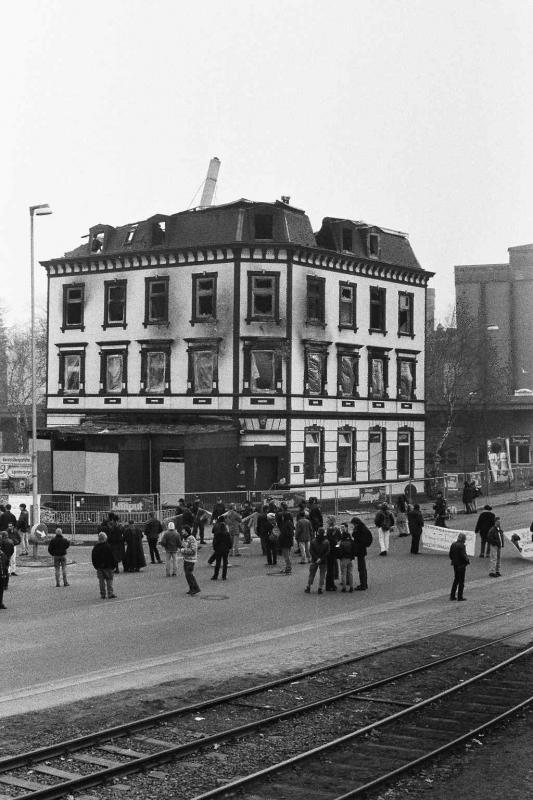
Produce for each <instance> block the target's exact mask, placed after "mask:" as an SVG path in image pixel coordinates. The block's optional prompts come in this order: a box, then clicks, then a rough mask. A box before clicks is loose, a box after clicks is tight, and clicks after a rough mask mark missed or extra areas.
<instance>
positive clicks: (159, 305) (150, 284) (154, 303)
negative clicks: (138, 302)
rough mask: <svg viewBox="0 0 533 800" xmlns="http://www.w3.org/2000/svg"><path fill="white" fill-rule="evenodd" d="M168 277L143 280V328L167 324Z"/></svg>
mask: <svg viewBox="0 0 533 800" xmlns="http://www.w3.org/2000/svg"><path fill="white" fill-rule="evenodd" d="M168 281H169V279H168V277H163V278H145V279H144V284H145V289H144V291H145V295H144V298H145V299H144V323H143V325H144V327H145V328H146V326H147V325H163V324H165V323H167V322H168Z"/></svg>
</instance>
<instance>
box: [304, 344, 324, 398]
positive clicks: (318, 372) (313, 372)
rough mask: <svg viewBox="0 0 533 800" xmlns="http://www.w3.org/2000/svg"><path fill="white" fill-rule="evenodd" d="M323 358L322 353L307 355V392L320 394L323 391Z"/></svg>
mask: <svg viewBox="0 0 533 800" xmlns="http://www.w3.org/2000/svg"><path fill="white" fill-rule="evenodd" d="M324 367H325V356H324V354H323V353H313V352H311V353H307V391H308V392H309V394H322V392H323V390H324V377H325V376H324Z"/></svg>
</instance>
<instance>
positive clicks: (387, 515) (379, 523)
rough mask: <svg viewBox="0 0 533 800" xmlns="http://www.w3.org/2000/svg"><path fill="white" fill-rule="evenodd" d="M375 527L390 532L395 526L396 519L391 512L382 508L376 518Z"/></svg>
mask: <svg viewBox="0 0 533 800" xmlns="http://www.w3.org/2000/svg"><path fill="white" fill-rule="evenodd" d="M374 525H375V526H376V528H381V530H383V531H389V530H390V529H391V528H392V527H393V526H394V517H393V516H392V514H391V512H390V511H386V510H385V509H383V508H382V509H380V511H378V513H377V514H376V516H375V517H374Z"/></svg>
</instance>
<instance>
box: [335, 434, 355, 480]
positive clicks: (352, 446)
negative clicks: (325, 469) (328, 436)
mask: <svg viewBox="0 0 533 800" xmlns="http://www.w3.org/2000/svg"><path fill="white" fill-rule="evenodd" d="M348 433H349V434H350V435H351V440H350V475H341V474H340V470H339V454H340V450H341V444H340V439H341V435H342V434H345V435H346V434H348ZM343 448H344V445H343ZM346 449H347V448H346ZM356 465H357V431H356V429H355V428H354V427H352V426H351V425H343V426H342V427H340V428H337V480H338V481H346V482H353V481H355V480H356V468H357V467H356Z"/></svg>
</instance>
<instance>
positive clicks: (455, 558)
mask: <svg viewBox="0 0 533 800" xmlns="http://www.w3.org/2000/svg"><path fill="white" fill-rule="evenodd" d="M449 556H450V561H451V562H452V565H453V566H454V567H466V565H467V564H470V559H469V558H468V556H467V555H466V547H465V543H464V542H452V545H451V547H450V552H449Z"/></svg>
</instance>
